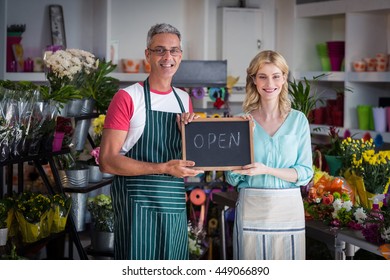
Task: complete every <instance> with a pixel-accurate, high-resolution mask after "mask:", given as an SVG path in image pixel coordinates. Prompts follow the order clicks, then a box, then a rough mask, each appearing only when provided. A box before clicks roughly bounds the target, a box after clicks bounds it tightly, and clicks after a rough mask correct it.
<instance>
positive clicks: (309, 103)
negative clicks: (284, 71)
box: [288, 74, 325, 118]
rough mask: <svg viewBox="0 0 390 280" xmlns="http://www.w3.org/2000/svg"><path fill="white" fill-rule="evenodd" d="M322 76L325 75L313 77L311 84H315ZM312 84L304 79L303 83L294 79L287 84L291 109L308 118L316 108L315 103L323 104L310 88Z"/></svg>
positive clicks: (313, 89) (315, 92) (314, 90)
mask: <svg viewBox="0 0 390 280" xmlns="http://www.w3.org/2000/svg"><path fill="white" fill-rule="evenodd" d="M323 76H325V74H321V75H318V76H315V77H313V80H312V82H315V81H316V80H318V79H319V78H321V77H323ZM312 82H311V81H309V80H308V79H306V77H304V78H303V82H302V81H296V80H295V79H294V80H293V81H290V82H289V84H288V92H289V94H290V96H291V107H292V108H293V109H296V110H299V111H301V112H302V113H304V114H305V115H306V117H308V118H309V117H310V116H309V114H310V111H311V110H313V109H314V108H316V105H317V102H320V103H323V100H322V99H320V97H319V94H318V93H317V91H316V89H315V88H313V87H312Z"/></svg>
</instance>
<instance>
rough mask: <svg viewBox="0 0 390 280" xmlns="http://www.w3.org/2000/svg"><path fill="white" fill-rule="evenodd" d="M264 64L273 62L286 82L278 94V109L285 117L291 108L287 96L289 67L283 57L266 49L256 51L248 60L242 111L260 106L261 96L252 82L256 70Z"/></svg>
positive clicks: (248, 111) (246, 111)
mask: <svg viewBox="0 0 390 280" xmlns="http://www.w3.org/2000/svg"><path fill="white" fill-rule="evenodd" d="M265 64H274V65H275V66H276V67H278V68H279V69H280V70H281V71H282V74H283V75H284V76H285V77H286V82H285V83H284V84H283V87H282V90H281V92H280V94H279V110H280V113H281V114H282V116H283V117H285V116H286V115H287V114H288V113H289V112H290V110H291V101H290V98H289V96H288V81H287V77H288V73H289V67H288V65H287V62H286V60H285V58H284V57H283V56H282V55H281V54H279V53H278V52H275V51H271V50H266V51H262V52H260V53H258V54H257V55H256V56H255V57H254V58H253V59H252V61H251V62H250V64H249V67H248V68H247V69H246V73H247V76H246V86H245V89H246V96H245V100H244V103H243V105H242V108H243V111H244V113H250V112H252V111H253V110H256V109H258V108H260V107H261V96H260V94H259V92H258V91H257V88H256V85H255V83H254V77H255V76H256V74H257V71H258V70H259V69H260V68H262V67H263V66H264V65H265Z"/></svg>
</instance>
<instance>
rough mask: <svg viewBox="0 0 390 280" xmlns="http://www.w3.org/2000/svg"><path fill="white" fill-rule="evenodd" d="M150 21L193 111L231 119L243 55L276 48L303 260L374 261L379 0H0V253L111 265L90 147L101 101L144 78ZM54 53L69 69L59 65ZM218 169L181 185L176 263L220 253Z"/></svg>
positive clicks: (225, 222) (378, 192) (378, 248)
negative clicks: (297, 129)
mask: <svg viewBox="0 0 390 280" xmlns="http://www.w3.org/2000/svg"><path fill="white" fill-rule="evenodd" d="M20 7H24V8H23V9H20ZM168 9H169V12H167V13H162V12H161V11H168ZM144 11H145V12H144ZM146 11H147V13H148V16H144V15H145V14H146ZM172 14H174V15H175V16H174V17H172ZM141 22H142V24H140V23H141ZM157 22H168V23H171V24H172V25H174V26H176V27H177V28H178V29H179V30H180V31H181V33H182V47H183V60H182V64H181V66H180V68H179V70H178V72H177V73H176V74H175V76H174V79H173V85H175V86H178V87H181V88H183V89H185V90H186V91H188V94H189V95H190V96H191V99H192V102H193V106H194V111H195V112H196V113H197V114H198V115H199V116H200V117H201V118H215V119H219V118H229V117H232V116H234V115H236V114H238V113H240V112H241V111H240V110H241V105H242V102H243V100H244V97H245V80H246V67H247V65H248V64H249V62H250V60H251V59H252V57H253V56H254V55H255V54H257V53H258V52H259V51H260V50H265V49H273V50H276V51H278V52H280V53H282V54H283V56H284V57H285V58H286V60H287V62H288V63H289V67H290V76H289V95H290V97H291V100H292V107H293V108H294V109H298V110H301V111H302V112H304V113H305V114H306V116H307V117H308V119H309V122H310V129H311V136H312V148H313V169H314V176H313V179H312V180H311V181H310V183H309V184H308V185H306V186H301V193H302V202H303V205H304V209H305V218H306V258H307V259H310V260H330V259H338V260H348V259H364V260H367V259H370V260H372V259H373V260H384V259H390V207H389V205H388V203H390V202H389V196H388V192H389V190H388V189H389V184H390V96H389V92H390V67H389V64H390V63H389V61H388V60H389V58H390V2H389V1H381V0H370V1H369V2H367V1H365V0H317V1H316V0H286V1H285V0H246V1H245V0H240V1H238V0H185V1H182V0H166V1H152V0H143V1H137V0H130V1H123V0H115V1H110V0H81V1H80V0H66V1H65V0H57V1H55V2H52V1H49V0H36V1H24V0H12V1H11V0H0V36H1V38H2V40H0V44H1V45H2V47H1V48H0V49H1V50H3V51H2V55H0V184H1V189H0V259H82V260H83V259H113V244H114V235H113V231H114V216H113V210H112V202H111V197H110V185H111V182H112V180H113V176H114V175H112V174H108V173H102V172H100V170H99V144H100V140H101V135H102V130H103V124H104V119H105V113H106V110H107V108H108V105H109V103H110V101H111V99H112V97H113V95H114V94H115V93H116V92H117V91H118V89H119V88H122V87H126V86H128V85H131V84H133V83H136V82H138V81H143V80H145V78H146V77H147V76H148V71H150V65H148V64H147V62H146V60H145V59H144V49H145V39H146V38H145V37H146V34H147V30H148V29H149V27H150V26H152V25H153V24H155V23H157ZM133 23H137V24H133ZM63 60H68V61H77V62H75V64H78V65H73V66H78V67H80V69H82V71H78V72H76V73H74V72H70V71H68V69H63V68H61V69H59V68H58V67H57V66H56V65H58V62H60V61H63ZM194 73H196V75H194ZM210 157H211V156H210ZM223 157H225V156H223ZM224 168H225V167H224V166H217V165H216V166H214V167H212V168H210V169H208V170H207V171H206V172H205V173H204V174H203V175H202V176H196V177H189V178H185V187H186V194H187V196H186V198H187V213H188V236H189V247H190V258H191V259H194V260H195V259H202V260H222V259H232V227H233V223H234V214H235V209H234V208H235V202H236V200H237V191H236V189H235V188H234V187H232V186H230V185H229V184H228V183H227V182H226V181H225V178H224V170H226V169H224Z"/></svg>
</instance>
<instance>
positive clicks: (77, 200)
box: [70, 193, 88, 231]
mask: <svg viewBox="0 0 390 280" xmlns="http://www.w3.org/2000/svg"><path fill="white" fill-rule="evenodd" d="M70 196H71V198H72V207H71V208H70V214H71V215H72V219H73V221H74V225H75V227H76V231H84V230H85V214H86V212H87V199H88V193H70Z"/></svg>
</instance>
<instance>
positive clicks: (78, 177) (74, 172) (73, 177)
mask: <svg viewBox="0 0 390 280" xmlns="http://www.w3.org/2000/svg"><path fill="white" fill-rule="evenodd" d="M58 172H59V174H60V179H61V183H62V185H63V186H66V187H72V188H83V187H86V186H88V181H89V168H80V169H67V170H59V171H58Z"/></svg>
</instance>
